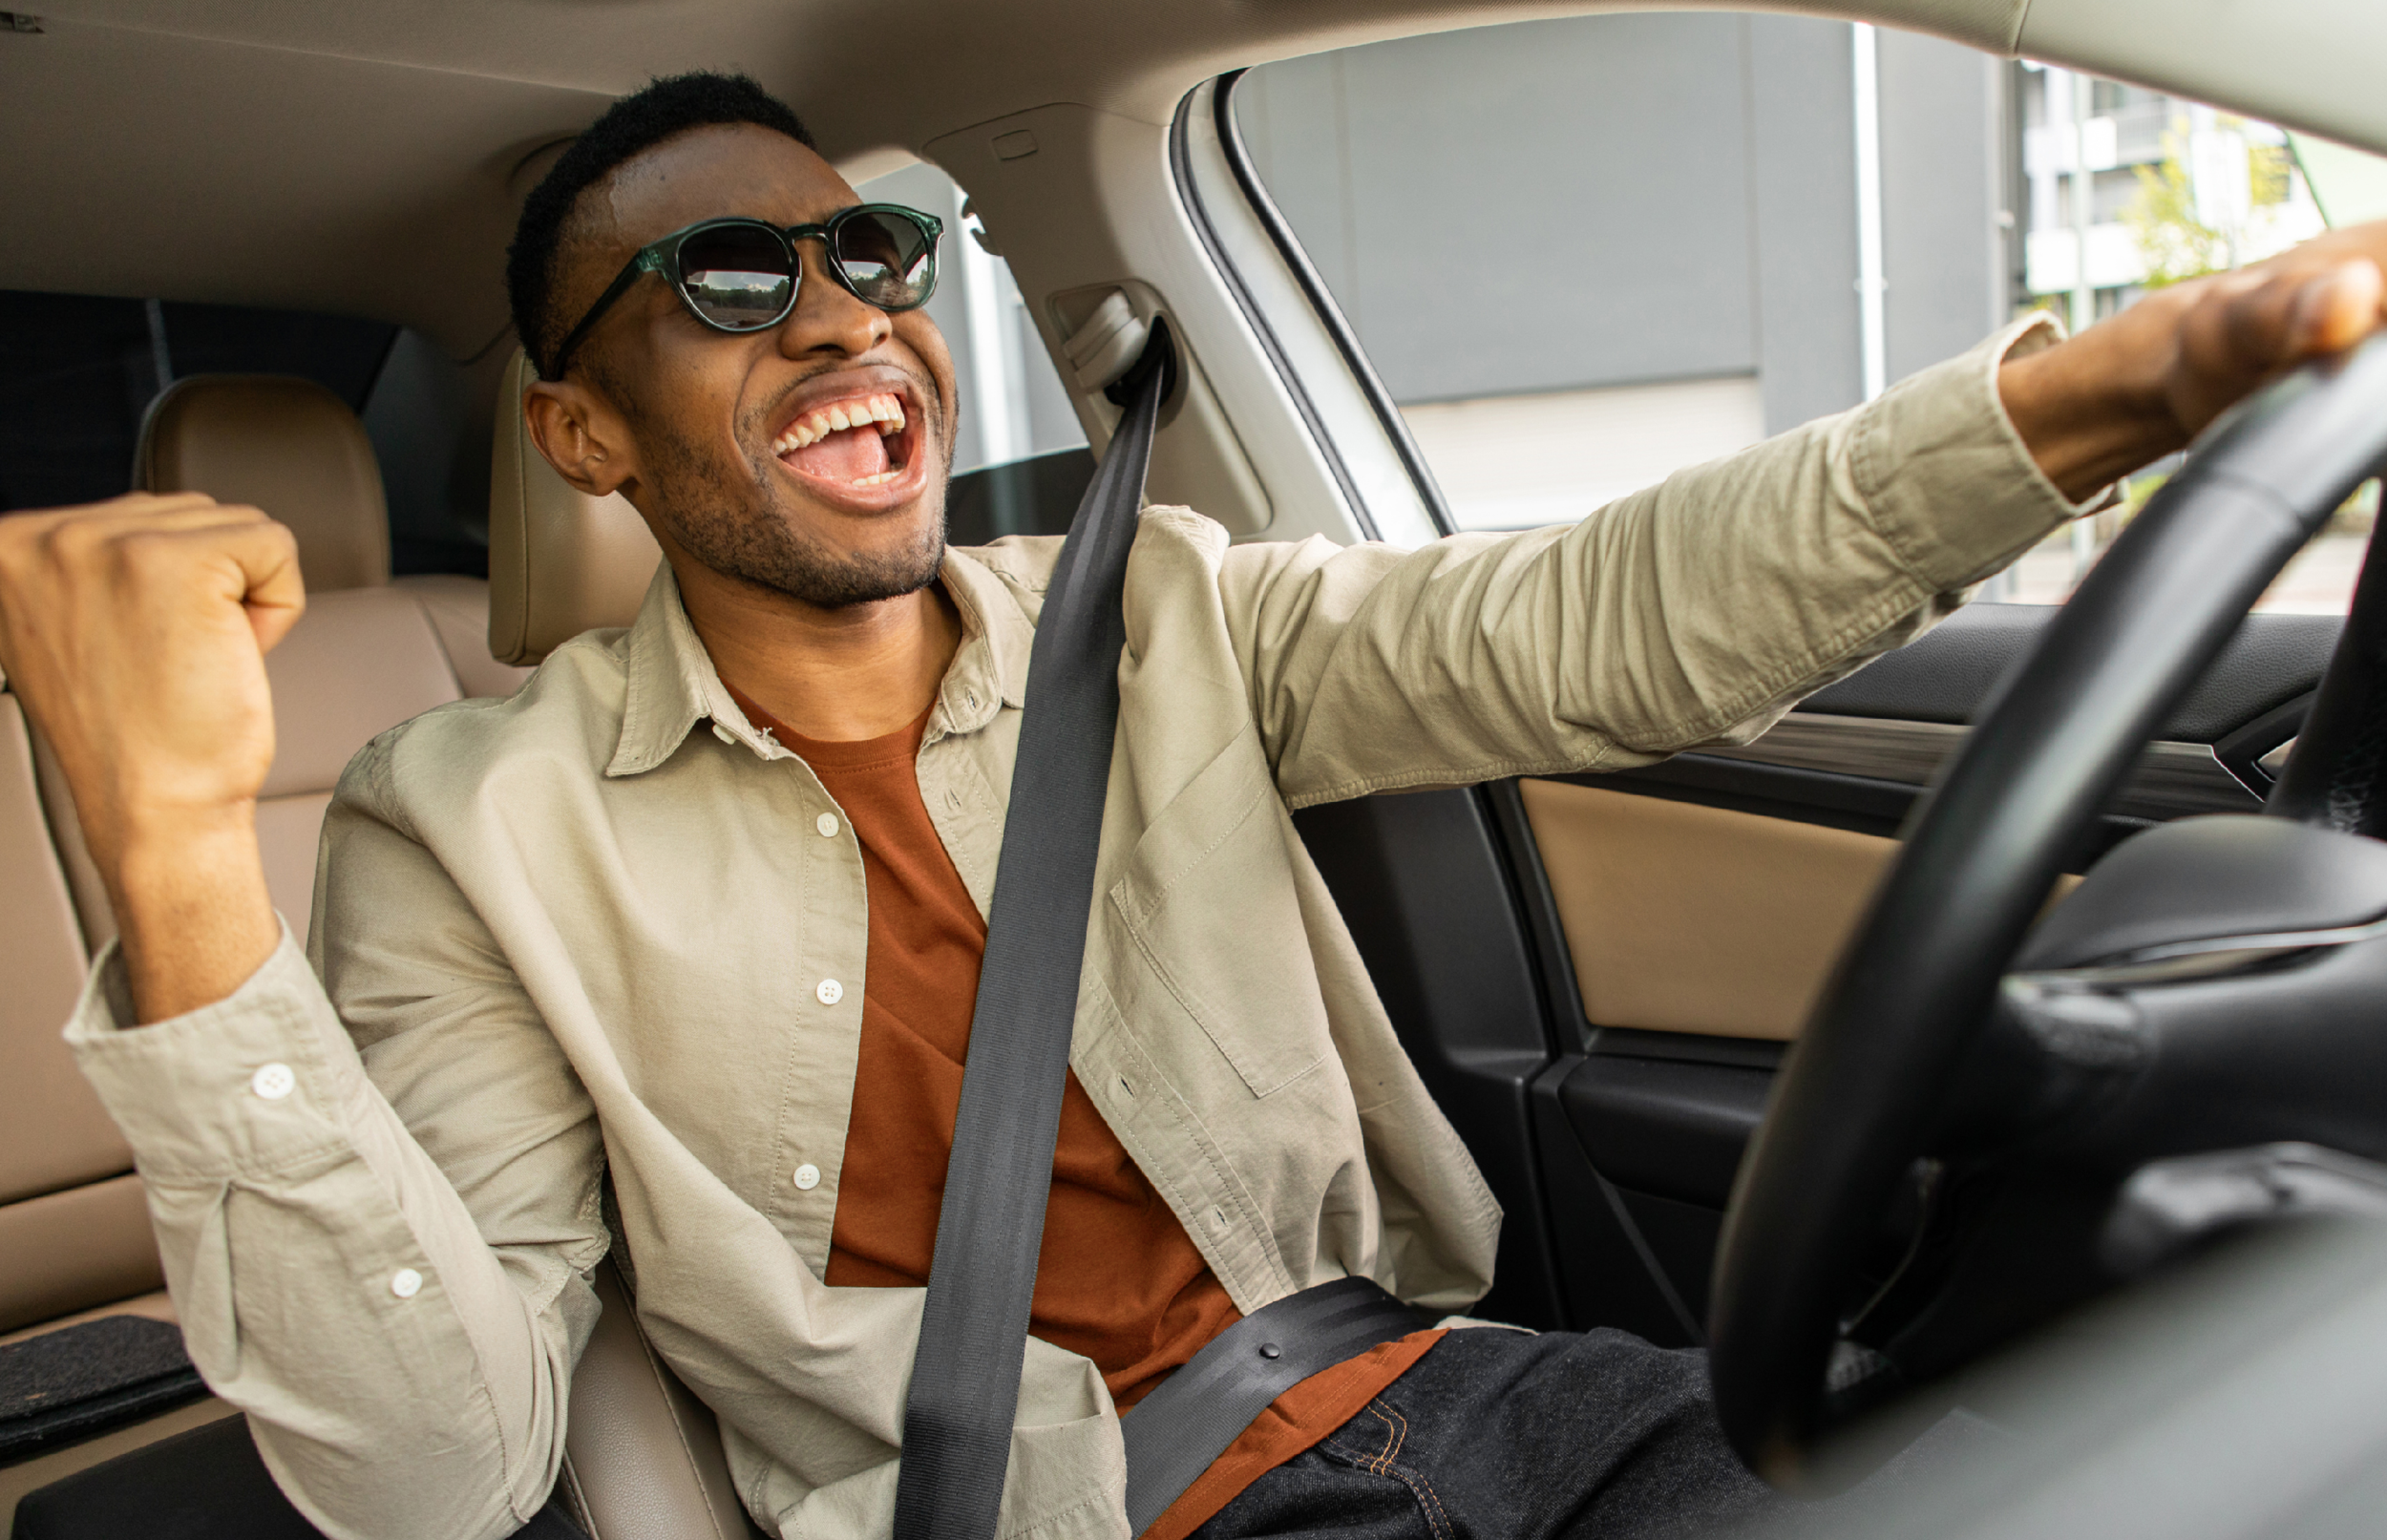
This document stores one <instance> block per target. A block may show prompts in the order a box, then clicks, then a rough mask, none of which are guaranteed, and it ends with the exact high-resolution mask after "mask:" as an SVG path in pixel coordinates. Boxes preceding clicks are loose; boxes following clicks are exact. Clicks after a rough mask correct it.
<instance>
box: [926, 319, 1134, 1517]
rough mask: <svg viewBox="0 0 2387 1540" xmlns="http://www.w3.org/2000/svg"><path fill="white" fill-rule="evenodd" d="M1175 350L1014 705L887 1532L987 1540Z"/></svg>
mask: <svg viewBox="0 0 2387 1540" xmlns="http://www.w3.org/2000/svg"><path fill="white" fill-rule="evenodd" d="M1174 358H1175V351H1174V348H1172V345H1171V343H1170V341H1169V333H1168V328H1167V323H1166V322H1165V321H1162V320H1159V319H1157V318H1156V319H1154V320H1153V322H1152V323H1151V339H1150V340H1149V341H1148V342H1147V343H1146V344H1145V348H1144V352H1143V356H1142V357H1140V358H1139V359H1138V360H1137V361H1136V363H1135V365H1134V367H1133V368H1131V369H1130V370H1129V371H1128V372H1127V374H1126V375H1125V376H1123V377H1122V378H1121V379H1120V381H1119V382H1118V384H1116V385H1114V386H1112V387H1111V392H1112V399H1114V400H1118V401H1120V402H1121V403H1122V404H1123V405H1124V406H1125V407H1126V409H1127V411H1126V414H1125V415H1124V416H1123V417H1122V418H1121V419H1120V421H1119V428H1118V432H1115V433H1113V434H1112V435H1111V439H1110V447H1109V450H1108V451H1107V452H1106V453H1105V454H1104V455H1103V458H1102V464H1101V465H1100V466H1099V467H1098V468H1097V469H1096V470H1095V472H1094V480H1093V483H1092V484H1091V485H1090V486H1088V488H1087V489H1086V496H1085V498H1084V500H1082V501H1081V502H1080V503H1079V504H1078V509H1077V517H1075V518H1074V519H1072V520H1071V521H1070V524H1069V535H1068V538H1067V540H1066V541H1064V542H1063V544H1062V547H1061V559H1060V562H1059V564H1058V565H1057V566H1056V567H1055V568H1054V570H1053V576H1052V583H1051V585H1050V587H1048V588H1047V589H1046V593H1045V607H1044V612H1043V614H1042V615H1041V616H1040V617H1039V618H1038V621H1037V624H1036V640H1035V643H1034V644H1033V646H1032V647H1031V649H1030V651H1029V655H1028V676H1027V696H1026V708H1025V713H1024V714H1023V716H1022V718H1021V721H1020V747H1019V755H1018V760H1017V763H1016V767H1015V768H1014V770H1012V773H1011V805H1010V811H1009V812H1008V814H1007V815H1006V818H1005V822H1004V824H1003V854H1002V856H1001V858H1000V862H999V864H998V866H997V867H996V870H995V897H994V905H993V908H992V910H991V911H990V913H989V914H988V916H987V922H986V960H985V963H984V965H983V967H982V970H981V972H980V974H979V981H978V1006H977V1009H976V1011H975V1012H974V1013H973V1014H972V1015H971V1017H970V1048H969V1055H968V1057H967V1059H966V1060H965V1061H964V1063H963V1065H962V1070H961V1108H960V1110H959V1111H958V1113H957V1114H956V1116H955V1118H954V1125H953V1153H952V1155H951V1156H950V1157H948V1159H947V1161H946V1165H945V1192H944V1201H943V1205H942V1207H940V1209H939V1210H938V1213H937V1250H936V1253H935V1255H934V1257H933V1258H932V1260H931V1261H930V1263H929V1272H928V1300H927V1304H926V1306H925V1308H924V1309H923V1310H922V1311H921V1314H920V1340H919V1352H918V1353H917V1355H916V1356H915V1357H914V1359H913V1364H912V1387H911V1393H910V1396H909V1399H908V1400H907V1401H906V1402H905V1403H904V1408H903V1464H902V1469H901V1472H900V1474H899V1475H898V1479H897V1483H896V1516H895V1532H896V1535H897V1537H898V1540H993V1535H994V1533H995V1523H996V1519H997V1516H998V1515H999V1514H1000V1512H1001V1511H1002V1507H1003V1471H1004V1466H1005V1465H1006V1463H1007V1462H1008V1460H1009V1458H1010V1454H1011V1424H1012V1421H1013V1419H1014V1417H1015V1416H1016V1414H1017V1411H1018V1407H1019V1401H1020V1369H1021V1364H1022V1362H1023V1361H1024V1359H1025V1354H1026V1351H1027V1321H1028V1304H1029V1301H1030V1299H1031V1298H1032V1297H1033V1296H1034V1294H1035V1292H1036V1255H1037V1252H1038V1250H1039V1248H1040V1246H1041V1245H1042V1242H1043V1238H1044V1234H1045V1200H1046V1196H1047V1195H1049V1194H1050V1192H1051V1191H1052V1150H1053V1141H1054V1138H1055V1136H1056V1135H1057V1134H1058V1132H1059V1130H1060V1126H1061V1096H1062V1091H1063V1089H1064V1088H1065V1087H1066V1086H1067V1073H1068V1067H1069V1033H1070V1027H1071V1024H1072V1023H1074V1021H1075V1020H1076V1016H1077V995H1078V974H1079V970H1080V969H1081V968H1082V967H1083V966H1084V965H1085V959H1086V924H1087V917H1088V910H1089V908H1090V906H1091V902H1092V895H1093V887H1094V854H1095V850H1096V848H1097V846H1098V845H1099V844H1100V843H1101V840H1102V820H1103V799H1104V793H1105V791H1106V790H1107V789H1108V787H1109V779H1110V749H1111V740H1112V737H1113V735H1114V734H1115V733H1116V731H1117V728H1118V719H1119V653H1120V650H1121V649H1122V648H1123V647H1124V646H1125V645H1126V644H1127V617H1126V615H1125V613H1124V612H1123V611H1122V609H1121V608H1120V596H1121V594H1122V593H1123V592H1124V590H1125V588H1126V586H1127V570H1128V550H1129V547H1130V546H1131V545H1132V544H1133V543H1134V541H1135V527H1136V514H1137V511H1138V508H1139V506H1140V505H1141V503H1142V501H1143V496H1144V472H1145V468H1146V466H1147V465H1148V464H1149V463H1150V462H1151V452H1152V433H1153V431H1154V430H1155V428H1156V427H1157V426H1158V423H1159V418H1160V404H1161V401H1162V399H1163V398H1164V397H1165V396H1166V394H1167V392H1168V389H1169V375H1170V373H1171V372H1172V369H1173V367H1174Z"/></svg>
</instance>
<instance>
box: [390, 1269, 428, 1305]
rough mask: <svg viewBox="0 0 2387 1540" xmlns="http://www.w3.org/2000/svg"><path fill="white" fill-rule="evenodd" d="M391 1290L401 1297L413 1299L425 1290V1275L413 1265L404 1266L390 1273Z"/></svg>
mask: <svg viewBox="0 0 2387 1540" xmlns="http://www.w3.org/2000/svg"><path fill="white" fill-rule="evenodd" d="M390 1292H391V1294H394V1295H396V1296H397V1297H399V1298H401V1299H412V1298H413V1297H415V1296H416V1295H418V1294H420V1293H422V1292H423V1276H422V1275H421V1274H420V1273H417V1272H415V1271H414V1270H413V1269H412V1268H411V1267H402V1268H400V1269H398V1270H397V1271H396V1272H395V1273H392V1274H391V1275H390Z"/></svg>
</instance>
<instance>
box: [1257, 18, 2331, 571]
mask: <svg viewBox="0 0 2387 1540" xmlns="http://www.w3.org/2000/svg"><path fill="white" fill-rule="evenodd" d="M1234 107H1235V121H1236V128H1237V130H1238V132H1239V134H1240V136H1241V137H1242V139H1243V143H1244V148H1245V151H1246V153H1247V154H1248V155H1249V157H1250V158H1251V161H1252V163H1253V167H1254V169H1255V170H1256V172H1257V174H1258V177H1259V179H1260V181H1261V182H1262V184H1263V185H1264V186H1265V188H1266V190H1267V192H1268V194H1269V196H1270V198H1271V199H1272V200H1274V201H1275V203H1276V204H1277V207H1278V211H1279V212H1280V213H1281V214H1282V215H1283V216H1284V218H1285V220H1286V222H1288V223H1289V224H1290V225H1291V227H1292V229H1293V231H1294V233H1295V234H1296V235H1297V236H1298V238H1299V241H1300V243H1301V244H1302V246H1303V247H1304V249H1305V250H1306V252H1307V254H1308V256H1309V258H1310V260H1311V262H1312V263H1313V264H1315V266H1316V267H1317V269H1318V271H1319V273H1320V277H1321V278H1322V280H1323V281H1324V283H1325V285H1326V287H1327V288H1328V290H1329V291H1330V292H1331V293H1332V295H1333V298H1334V300H1335V302H1336V304H1337V306H1339V307H1340V308H1341V311H1342V313H1343V316H1344V318H1345V319H1346V320H1347V321H1348V322H1349V323H1350V326H1351V327H1352V329H1353V331H1354V332H1355V333H1356V334H1357V336H1358V337H1359V339H1360V341H1361V343H1362V346H1363V348H1365V350H1366V352H1367V354H1368V357H1369V359H1370V360H1371V362H1372V363H1373V364H1374V366H1375V368H1376V369H1377V371H1378V372H1379V373H1380V375H1381V376H1382V377H1383V380H1384V385H1385V388H1386V390H1387V391H1388V392H1389V394H1390V396H1391V397H1392V399H1393V401H1394V402H1395V403H1396V404H1397V405H1398V407H1399V409H1400V411H1401V413H1402V416H1403V417H1404V419H1405V422H1406V424H1407V426H1408V429H1409V432H1410V433H1411V434H1412V435H1413V436H1414V437H1415V439H1416V440H1417V443H1418V445H1419V448H1420V449H1421V450H1422V451H1423V453H1424V455H1425V457H1426V463H1427V465H1428V466H1429V467H1430V469H1431V471H1432V473H1433V476H1434V479H1435V480H1436V481H1437V482H1438V483H1439V485H1440V488H1441V491H1442V493H1443V496H1444V498H1445V500H1446V502H1447V506H1448V510H1449V514H1450V516H1451V519H1452V522H1453V523H1454V524H1455V525H1456V526H1457V527H1459V528H1462V529H1487V530H1497V529H1516V528H1526V527H1531V526H1534V525H1540V524H1549V523H1554V522H1562V521H1566V520H1571V519H1574V518H1579V517H1583V516H1584V515H1585V514H1588V513H1590V512H1591V511H1592V510H1593V509H1595V508H1596V507H1598V506H1599V505H1600V504H1602V503H1604V502H1606V501H1608V500H1609V499H1611V498H1613V497H1615V496H1618V495H1620V494H1623V493H1625V492H1629V491H1632V490H1634V489H1635V488H1637V487H1640V486H1645V485H1648V484H1649V483H1651V482H1654V481H1656V480H1658V479H1660V478H1662V477H1663V476H1664V475H1667V474H1668V473H1670V472H1672V471H1674V470H1676V469H1678V468H1679V467H1681V466H1684V465H1688V464H1693V463H1696V462H1698V461H1700V460H1702V459H1707V458H1711V457H1714V456H1716V455H1720V454H1729V453H1731V452H1733V451H1735V450H1738V449H1741V448H1743V447H1745V446H1747V445H1749V444H1752V443H1754V442H1756V441H1757V440H1758V439H1760V438H1762V437H1764V436H1765V435H1767V434H1770V433H1775V432H1782V431H1784V430H1785V429H1788V428H1791V427H1793V426H1796V425H1797V424H1799V423H1801V422H1805V421H1806V420H1808V419H1809V418H1812V417H1815V416H1818V415H1821V414H1824V413H1827V412H1832V411H1842V410H1845V409H1847V408H1849V407H1852V406H1855V405H1857V404H1859V403H1860V402H1862V401H1864V400H1866V399H1869V397H1870V396H1872V395H1874V394H1877V393H1878V392H1879V391H1880V390H1882V389H1883V388H1885V387H1886V386H1887V385H1888V384H1890V383H1892V382H1894V381H1896V380H1897V379H1899V378H1900V377H1902V376H1904V375H1906V374H1908V373H1911V372H1912V371H1913V370H1915V369H1920V368H1923V367H1924V366H1926V365H1928V364H1931V363H1933V362H1936V361H1937V360H1939V359H1942V358H1946V357H1948V356H1950V355H1952V354H1954V353H1956V352H1959V351H1961V350H1963V349H1964V348H1968V347H1970V346H1972V345H1973V344H1974V343H1975V342H1976V341H1978V340H1979V339H1980V338H1981V337H1982V336H1984V335H1985V334H1987V333H1988V332H1989V331H1991V330H1993V329H1994V328H1996V327H1998V326H2000V325H2002V324H2004V323H2005V322H2006V321H2008V320H2009V319H2011V318H2012V317H2014V316H2015V315H2017V314H2018V313H2020V312H2021V311H2023V310H2025V309H2028V308H2032V307H2048V308H2052V309H2055V310H2056V311H2057V312H2058V313H2059V314H2060V315H2063V316H2065V317H2066V318H2067V319H2068V320H2069V319H2075V318H2077V320H2078V322H2079V323H2080V324H2086V323H2087V322H2088V321H2091V320H2094V319H2097V318H2099V317H2102V316H2104V315H2109V314H2112V313H2114V312H2115V311H2117V310H2119V309H2121V308H2123V307H2124V306H2128V305H2130V304H2133V303H2135V302H2136V301H2137V300H2138V299H2139V298H2141V297H2142V296H2143V295H2144V294H2145V293H2147V292H2150V291H2151V290H2152V289H2153V288H2154V287H2156V286H2159V285H2162V284H2165V283H2167V282H2176V281H2177V280H2179V279H2181V278H2185V277H2188V276H2192V275H2194V274H2196V273H2201V272H2205V271H2209V270H2214V269H2217V268H2222V267H2227V266H2229V265H2231V264H2242V263H2245V262H2250V261H2255V260H2258V259H2259V258H2261V257H2262V256H2265V255H2268V254H2269V253H2271V252H2272V251H2275V250H2278V249H2280V248H2282V247H2283V246H2285V245H2287V244H2290V243H2293V242H2294V241H2297V240H2300V239H2303V238H2304V237H2306V236H2308V235H2311V234H2313V233H2316V232H2317V231H2319V230H2320V229H2321V228H2323V227H2324V221H2323V216H2322V211H2321V207H2320V205H2319V204H2318V203H2317V202H2316V201H2315V200H2314V198H2313V192H2312V189H2311V187H2310V185H2309V184H2308V182H2307V180H2306V179H2305V177H2304V174H2303V172H2302V170H2301V169H2300V168H2299V166H2298V163H2297V160H2296V157H2295V154H2294V152H2293V149H2292V147H2291V146H2290V145H2289V144H2288V142H2287V140H2286V138H2285V137H2284V136H2283V135H2281V134H2280V133H2279V132H2278V131H2277V130H2275V129H2272V128H2271V127H2270V126H2268V125H2265V124H2260V123H2254V122H2250V121H2248V120H2245V119H2243V118H2236V117H2232V116H2229V115H2226V114H2220V113H2216V112H2214V111H2212V110H2211V109H2209V108H2205V107H2202V106H2198V105H2195V104H2191V103H2188V102H2186V101H2183V100H2179V99H2177V98H2172V97H2168V96H2164V95H2157V94H2154V93H2150V92H2146V91H2143V90H2140V89H2138V88H2135V87H2128V86H2123V85H2121V84H2118V83H2116V82H2112V81H2105V80H2097V79H2092V78H2089V77H2086V76H2079V75H2074V74H2069V73H2067V72H2064V71H2060V70H2055V69H2048V68H2043V67H2040V66H2038V65H2033V64H2017V63H2012V62H2009V61H2004V60H1999V59H1996V58H1993V57H1990V56H1988V55H1986V54H1983V53H1977V52H1975V51H1974V50H1971V49H1968V48H1965V47H1963V46H1961V45H1958V44H1954V43H1950V42H1946V41H1943V40H1940V39H1936V38H1929V37H1923V36H1918V35H1914V34H1910V33H1905V32H1894V31H1890V30H1887V29H1875V28H1869V27H1861V26H1851V25H1849V24H1848V23H1844V22H1833V21H1824V20H1818V19H1814V18H1807V17H1792V16H1775V15H1764V16H1759V15H1736V14H1719V13H1681V12H1676V13H1658V14H1618V15H1601V16H1588V17H1577V18H1570V19H1565V20H1556V21H1542V22H1528V23H1517V24H1511V25H1506V26H1499V27H1490V28H1482V29H1476V30H1472V31H1466V32H1446V33H1441V34H1438V35H1433V36H1426V37H1417V38H1405V39H1401V40H1397V41H1392V42H1384V43H1374V44H1368V45H1364V46H1362V47H1358V48H1352V49H1345V50H1341V51H1339V52H1336V53H1322V54H1317V55H1312V56H1309V57H1305V58H1299V59H1291V60H1286V61H1283V62H1279V63H1275V64H1269V65H1265V66H1262V67H1260V68H1257V69H1255V70H1253V71H1251V72H1249V73H1248V74H1245V75H1243V76H1242V77H1241V78H1240V79H1239V80H1238V81H1237V82H1236V86H1235V98H1234ZM2083 250H2084V251H2085V252H2086V264H2085V266H2083V265H2082V264H2081V261H2080V258H2079V253H2081V251H2083ZM2163 469H2164V468H2162V467H2158V468H2156V471H2155V473H2154V475H2151V476H2148V477H2142V478H2141V479H2140V480H2139V481H2138V482H2137V483H2135V484H2134V485H2133V487H2132V488H2131V496H2132V499H2133V506H2135V505H2136V503H2137V502H2140V501H2143V500H2144V496H2146V495H2147V494H2148V493H2149V492H2151V490H2152V488H2153V486H2154V485H2156V484H2158V478H2159V477H2160V475H2161V474H2162V471H2163ZM2366 498H2367V500H2357V502H2356V504H2355V505H2354V506H2353V507H2351V508H2350V509H2349V510H2348V512H2347V513H2346V514H2344V515H2342V516H2341V517H2340V518H2339V519H2338V521H2337V524H2336V525H2335V526H2334V527H2333V529H2332V531H2331V533H2330V534H2329V536H2328V537H2326V538H2324V539H2322V540H2320V541H2317V542H2315V544H2314V546H2313V549H2312V550H2310V551H2308V552H2307V553H2306V555H2305V556H2304V557H2303V558H2301V559H2299V560H2298V562H2297V563H2296V565H2295V566H2294V567H2293V568H2292V569H2291V570H2290V571H2289V572H2288V573H2287V574H2285V575H2283V578H2282V580H2281V581H2280V583H2279V585H2278V586H2277V587H2276V588H2275V589H2274V590H2273V592H2272V593H2271V595H2270V596H2268V597H2267V599H2266V606H2267V607H2271V608H2298V609H2323V610H2339V611H2341V610H2342V609H2343V608H2344V607H2345V605H2346V602H2347V599H2348V597H2349V595H2350V593H2351V590H2352V583H2353V577H2354V573H2355V567H2356V565H2358V560H2359V555H2360V550H2361V541H2362V539H2363V538H2366V536H2367V531H2368V520H2369V517H2370V512H2369V511H2370V510H2371V509H2373V508H2375V507H2376V489H2375V488H2374V489H2371V491H2370V492H2368V493H2367V494H2366ZM2126 517H2127V511H2126V510H2124V511H2123V512H2119V513H2115V514H2109V515H2105V516H2101V517H2099V518H2097V519H2095V520H2091V521H2088V522H2085V523H2082V524H2081V525H2079V526H2076V527H2075V528H2073V529H2070V530H2067V531H2065V532H2063V533H2061V534H2060V535H2058V536H2057V537H2055V538H2052V539H2051V540H2050V541H2048V542H2047V543H2046V544H2045V545H2043V546H2041V547H2040V548H2039V549H2038V550H2035V551H2033V552H2032V553H2030V555H2029V556H2027V557H2026V558H2025V559H2023V560H2022V561H2021V562H2020V563H2018V564H2017V567H2016V568H2015V569H2014V570H2013V571H2012V572H2011V573H2009V574H2006V575H2003V576H2001V577H2000V578H1999V579H1997V580H1995V581H1993V583H1992V584H1991V585H1990V597H1994V598H2001V599H2006V600H2010V601H2031V602H2056V601H2060V600H2061V599H2063V598H2064V597H2065V596H2066V595H2067V594H2068V593H2069V592H2070V590H2071V588H2072V586H2073V584H2074V583H2075V582H2076V581H2077V580H2078V578H2079V576H2080V575H2081V573H2083V572H2084V571H2085V570H2086V569H2087V567H2088V565H2089V564H2090V563H2092V562H2093V561H2094V559H2095V558H2096V556H2097V555H2098V553H2099V552H2100V551H2101V550H2102V548H2103V546H2104V544H2105V543H2106V542H2108V541H2109V540H2110V539H2111V538H2112V537H2113V535H2114V534H2115V533H2116V532H2118V530H2119V529H2120V527H2121V526H2122V523H2123V520H2124V519H2125V518H2126Z"/></svg>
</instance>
